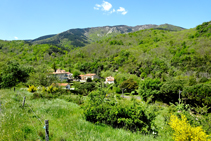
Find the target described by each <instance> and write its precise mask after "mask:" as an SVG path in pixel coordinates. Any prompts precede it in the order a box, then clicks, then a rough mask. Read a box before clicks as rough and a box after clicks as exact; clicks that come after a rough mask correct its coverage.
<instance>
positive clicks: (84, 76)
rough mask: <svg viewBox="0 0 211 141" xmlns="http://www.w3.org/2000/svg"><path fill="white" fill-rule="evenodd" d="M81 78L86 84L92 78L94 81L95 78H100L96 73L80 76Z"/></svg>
mask: <svg viewBox="0 0 211 141" xmlns="http://www.w3.org/2000/svg"><path fill="white" fill-rule="evenodd" d="M79 76H80V77H81V80H80V81H81V82H86V80H87V79H88V78H91V79H92V80H93V79H95V78H99V77H98V76H97V75H96V74H95V73H88V74H84V75H79Z"/></svg>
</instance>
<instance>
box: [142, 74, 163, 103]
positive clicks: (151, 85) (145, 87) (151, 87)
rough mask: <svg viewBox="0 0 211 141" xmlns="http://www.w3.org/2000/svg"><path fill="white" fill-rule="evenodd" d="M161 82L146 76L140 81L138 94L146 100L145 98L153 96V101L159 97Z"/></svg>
mask: <svg viewBox="0 0 211 141" xmlns="http://www.w3.org/2000/svg"><path fill="white" fill-rule="evenodd" d="M161 86H162V82H161V81H160V80H159V79H151V78H147V79H145V80H144V81H141V82H140V84H139V94H140V95H141V97H142V98H143V100H145V101H147V98H149V97H150V96H153V97H154V98H153V101H154V100H156V99H158V98H159V97H160V87H161Z"/></svg>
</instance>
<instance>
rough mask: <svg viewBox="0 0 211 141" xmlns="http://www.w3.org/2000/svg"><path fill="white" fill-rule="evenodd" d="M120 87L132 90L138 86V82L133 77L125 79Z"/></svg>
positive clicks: (128, 90)
mask: <svg viewBox="0 0 211 141" xmlns="http://www.w3.org/2000/svg"><path fill="white" fill-rule="evenodd" d="M119 87H120V88H121V89H126V90H127V92H131V91H133V90H135V89H137V88H138V84H137V82H135V81H134V80H133V79H131V78H130V79H127V80H125V81H123V82H122V83H121V85H120V86H119Z"/></svg>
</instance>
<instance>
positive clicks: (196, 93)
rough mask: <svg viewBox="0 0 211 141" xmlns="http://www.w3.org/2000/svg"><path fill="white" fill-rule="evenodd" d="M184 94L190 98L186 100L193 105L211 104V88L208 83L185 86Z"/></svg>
mask: <svg viewBox="0 0 211 141" xmlns="http://www.w3.org/2000/svg"><path fill="white" fill-rule="evenodd" d="M182 95H183V97H185V98H187V99H188V100H187V101H186V102H187V103H189V104H190V105H192V106H195V105H198V106H203V105H202V104H205V105H208V106H210V105H211V88H210V85H208V84H196V85H193V86H189V87H185V88H184V92H183V93H182Z"/></svg>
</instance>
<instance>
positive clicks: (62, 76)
mask: <svg viewBox="0 0 211 141" xmlns="http://www.w3.org/2000/svg"><path fill="white" fill-rule="evenodd" d="M51 74H53V75H55V77H57V78H58V79H59V80H60V81H67V80H69V79H71V78H72V76H73V74H72V73H69V72H66V71H65V70H60V69H57V70H56V72H53V73H51Z"/></svg>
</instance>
